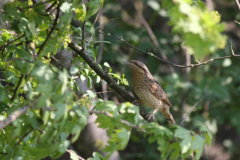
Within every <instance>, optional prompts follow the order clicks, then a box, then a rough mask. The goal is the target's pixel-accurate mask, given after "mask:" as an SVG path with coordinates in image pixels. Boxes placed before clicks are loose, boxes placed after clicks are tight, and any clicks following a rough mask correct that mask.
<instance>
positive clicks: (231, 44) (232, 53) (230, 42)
mask: <svg viewBox="0 0 240 160" xmlns="http://www.w3.org/2000/svg"><path fill="white" fill-rule="evenodd" d="M230 46H231V51H232V55H233V56H234V55H235V53H234V51H233V48H232V41H230Z"/></svg>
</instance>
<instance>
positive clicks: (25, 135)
mask: <svg viewBox="0 0 240 160" xmlns="http://www.w3.org/2000/svg"><path fill="white" fill-rule="evenodd" d="M32 131H33V128H32V129H30V131H28V132H27V133H26V134H24V136H23V137H22V138H21V139H20V140H19V141H18V142H17V143H16V144H15V145H14V146H13V147H12V148H14V147H16V146H17V145H19V144H20V142H21V141H22V140H23V139H24V138H25V137H27V135H29V133H31V132H32Z"/></svg>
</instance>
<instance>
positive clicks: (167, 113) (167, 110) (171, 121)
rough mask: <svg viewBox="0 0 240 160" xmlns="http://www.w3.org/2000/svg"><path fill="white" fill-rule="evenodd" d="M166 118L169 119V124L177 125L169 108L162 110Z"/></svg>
mask: <svg viewBox="0 0 240 160" xmlns="http://www.w3.org/2000/svg"><path fill="white" fill-rule="evenodd" d="M160 111H161V112H162V114H163V115H164V117H165V118H166V119H167V122H168V124H176V123H175V120H174V118H173V116H172V114H171V113H170V111H169V107H166V108H164V109H163V110H160Z"/></svg>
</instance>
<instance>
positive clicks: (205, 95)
mask: <svg viewBox="0 0 240 160" xmlns="http://www.w3.org/2000/svg"><path fill="white" fill-rule="evenodd" d="M208 92H209V91H207V93H206V94H205V95H204V96H203V97H202V98H201V99H200V100H199V101H198V102H197V103H196V104H195V105H194V106H193V107H192V109H191V110H190V111H189V112H188V114H187V115H186V116H185V118H184V119H183V120H182V122H181V123H180V126H182V125H183V123H184V121H185V120H186V118H187V117H188V116H189V114H190V113H191V112H192V110H193V109H194V108H195V106H196V105H197V104H198V103H199V102H200V101H201V100H202V99H203V98H204V97H205V96H206V95H207V94H208Z"/></svg>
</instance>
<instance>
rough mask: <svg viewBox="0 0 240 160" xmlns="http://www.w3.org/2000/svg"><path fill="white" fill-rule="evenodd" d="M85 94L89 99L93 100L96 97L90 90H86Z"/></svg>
mask: <svg viewBox="0 0 240 160" xmlns="http://www.w3.org/2000/svg"><path fill="white" fill-rule="evenodd" d="M86 93H87V94H88V95H89V96H90V97H91V98H95V97H96V94H95V93H94V92H93V91H91V90H86Z"/></svg>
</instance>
